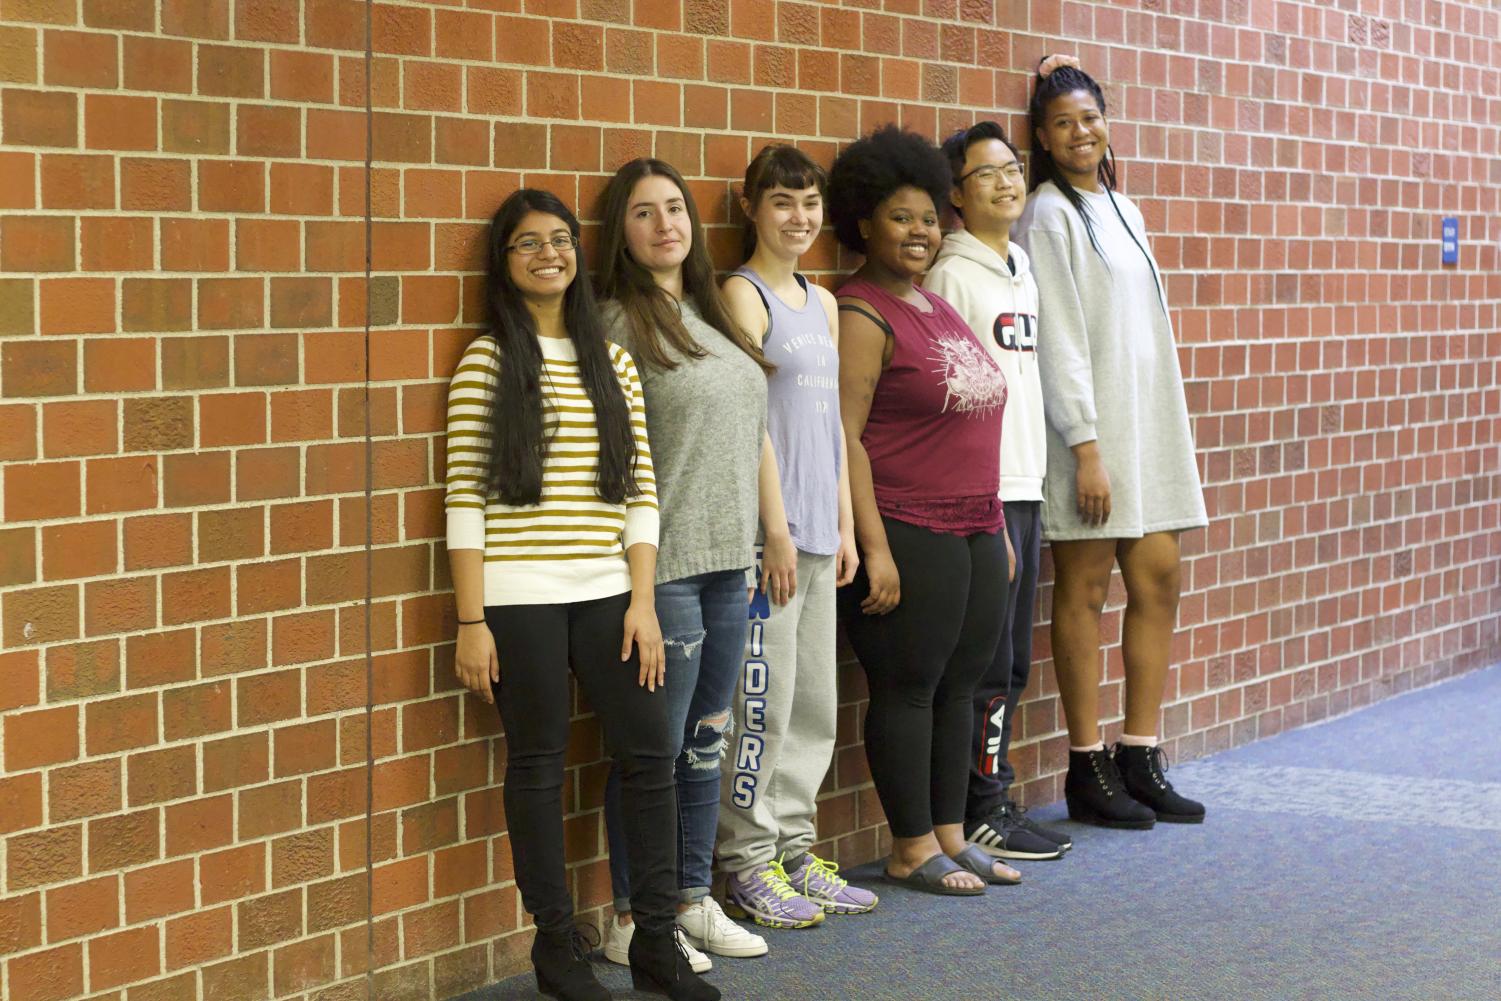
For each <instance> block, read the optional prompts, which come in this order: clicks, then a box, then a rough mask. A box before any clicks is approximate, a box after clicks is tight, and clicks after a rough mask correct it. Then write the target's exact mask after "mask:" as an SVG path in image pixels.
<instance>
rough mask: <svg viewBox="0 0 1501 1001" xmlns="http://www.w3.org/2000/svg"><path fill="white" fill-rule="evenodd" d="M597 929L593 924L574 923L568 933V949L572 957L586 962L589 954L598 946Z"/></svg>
mask: <svg viewBox="0 0 1501 1001" xmlns="http://www.w3.org/2000/svg"><path fill="white" fill-rule="evenodd" d="M599 942H600V939H599V929H597V928H595V927H594V926H593V925H588V924H576V925H574V926H573V930H572V931H571V932H569V933H568V950H569V951H570V952H572V953H573V958H574V959H578V960H582V961H584V962H588V960H589V954H590V953H591V952H593V951H594V950H595V949H597V948H599Z"/></svg>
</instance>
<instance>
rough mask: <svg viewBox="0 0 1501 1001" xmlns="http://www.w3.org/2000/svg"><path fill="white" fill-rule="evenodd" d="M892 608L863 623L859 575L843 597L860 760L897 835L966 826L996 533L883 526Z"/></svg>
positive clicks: (990, 619)
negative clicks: (855, 662) (860, 729)
mask: <svg viewBox="0 0 1501 1001" xmlns="http://www.w3.org/2000/svg"><path fill="white" fill-rule="evenodd" d="M881 520H882V521H883V522H885V524H886V540H887V542H888V543H889V544H890V546H891V555H892V558H893V559H894V560H895V562H896V569H897V573H898V574H900V575H901V589H902V600H901V603H900V604H899V605H897V606H896V608H894V609H892V610H891V611H890V612H888V613H887V614H885V615H865V614H863V613H862V612H861V611H860V607H859V606H860V601H861V600H862V599H864V597H865V595H866V594H867V592H868V591H869V590H870V583H869V581H868V579H867V578H866V576H865V572H864V568H863V567H862V569H861V571H860V573H859V574H858V575H857V576H856V578H855V581H854V583H852V584H851V585H850V586H849V587H847V588H845V589H844V592H843V593H841V599H842V611H843V613H844V614H843V619H844V627H845V632H846V633H847V634H848V636H849V639H850V645H851V646H853V647H854V648H855V655H856V656H858V657H859V658H860V664H861V666H862V667H864V668H865V676H866V678H867V679H868V681H869V685H870V706H869V708H868V709H867V710H866V713H865V756H866V758H867V759H868V760H869V761H870V772H871V776H872V778H874V779H875V783H876V793H877V794H878V795H879V796H880V797H881V806H882V808H884V809H885V811H886V819H887V821H888V822H889V823H890V824H891V833H892V834H893V835H894V836H896V837H898V838H916V837H921V836H922V835H924V834H927V833H929V832H930V831H932V830H933V828H934V827H935V826H937V825H939V824H957V823H960V822H961V821H963V820H964V797H965V790H966V787H967V785H968V782H969V752H970V730H971V727H972V724H973V717H972V712H973V711H972V709H971V701H970V700H971V698H972V697H973V695H974V690H975V683H976V682H978V681H979V679H980V676H981V675H982V674H984V672H985V669H986V668H987V667H989V666H990V662H991V659H992V658H993V657H994V656H995V648H996V642H997V640H998V639H999V638H1000V628H1001V624H1000V620H999V618H998V617H997V615H996V610H997V609H998V608H1000V607H1001V606H1002V605H1003V604H1004V602H1005V600H1006V543H1005V541H1004V540H1003V539H1002V537H1001V535H1000V533H999V532H996V533H990V532H977V533H975V534H974V535H969V536H958V535H945V534H943V533H941V532H934V531H931V530H929V529H926V528H919V527H917V526H916V525H909V524H907V523H906V522H902V521H896V520H894V519H892V518H886V517H882V519H881Z"/></svg>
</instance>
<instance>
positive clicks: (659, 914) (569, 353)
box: [445, 189, 719, 1001]
mask: <svg viewBox="0 0 1501 1001" xmlns="http://www.w3.org/2000/svg"><path fill="white" fill-rule="evenodd" d="M578 232H579V223H578V220H577V219H576V218H575V217H574V215H573V213H572V212H571V211H569V209H568V207H567V206H566V205H564V204H563V203H562V202H561V201H560V200H558V198H556V197H555V196H553V195H552V194H549V193H548V192H545V191H538V190H534V189H522V190H520V191H517V192H516V193H515V194H513V195H511V196H510V197H509V198H507V199H506V200H505V202H504V203H503V204H502V205H501V206H500V209H499V210H498V211H497V212H496V213H495V217H494V219H493V220H492V222H491V225H490V237H489V259H488V276H487V280H486V304H487V306H488V308H489V323H490V330H489V332H488V333H486V334H484V335H482V336H480V337H478V338H476V339H475V340H474V342H473V343H471V344H470V345H469V347H468V348H467V349H466V350H465V352H464V354H463V357H462V358H461V360H460V362H459V365H458V368H457V370H456V371H455V373H454V376H453V381H452V383H451V386H450V389H449V396H448V438H447V441H448V452H447V476H448V483H447V486H448V489H447V495H446V504H445V507H446V510H447V522H448V531H447V536H448V550H449V560H450V564H451V567H452V573H453V581H454V594H455V598H456V601H457V604H458V618H459V627H458V629H459V633H458V646H457V649H456V652H455V657H454V672H455V674H457V676H458V678H459V680H460V681H461V682H463V684H464V685H465V686H467V687H468V688H470V689H471V690H473V691H474V692H475V693H476V694H477V695H479V696H480V697H481V698H482V699H484V700H485V701H486V702H492V703H495V704H496V705H497V706H498V708H499V711H500V716H501V719H502V721H503V722H504V724H505V738H506V745H507V752H508V753H507V758H506V776H505V787H504V789H505V791H504V796H505V806H506V815H507V817H509V818H510V825H511V827H510V836H511V849H512V857H513V860H514V863H515V869H516V883H517V885H518V887H519V888H520V890H521V899H522V904H523V906H525V907H526V909H527V911H528V912H529V913H530V914H532V916H533V918H534V919H535V921H536V924H537V936H536V939H535V940H534V942H533V945H532V964H533V966H534V967H535V969H536V975H537V988H538V990H540V991H541V992H543V993H544V994H547V995H549V996H551V997H555V998H558V999H560V1001H603V999H607V998H609V997H610V992H609V991H608V990H607V989H606V988H604V987H603V986H602V985H601V984H600V983H599V981H598V980H597V979H596V978H595V977H594V974H593V972H592V970H591V969H590V966H589V963H588V961H587V955H588V950H589V943H588V941H587V940H586V939H585V938H584V937H583V935H582V932H581V930H580V929H577V928H575V926H574V923H573V906H572V898H571V896H570V894H569V888H568V880H567V876H566V874H565V871H564V858H563V805H562V787H563V760H564V753H565V751H566V748H567V746H568V737H569V730H570V727H569V719H570V717H571V716H572V713H573V700H572V698H571V697H570V694H569V687H568V673H569V671H570V670H571V671H572V672H573V674H574V676H575V677H576V678H577V679H578V683H579V686H580V688H581V689H582V690H583V692H584V694H585V695H586V696H587V697H588V699H589V703H590V705H591V706H593V707H594V710H595V713H596V714H597V715H598V717H599V719H600V723H601V725H602V728H603V730H604V740H605V745H606V747H607V748H608V750H609V753H610V755H611V758H612V760H613V762H614V767H615V770H616V772H617V773H618V774H619V776H620V785H621V795H622V796H623V797H624V798H626V799H627V800H628V801H629V802H630V809H629V810H628V811H627V813H626V820H625V823H624V829H623V841H624V848H623V850H622V853H621V854H622V858H623V859H625V858H628V860H629V862H628V864H629V867H630V869H631V872H632V877H633V878H632V885H633V886H634V888H635V891H634V895H633V899H632V905H633V907H634V908H635V910H636V913H637V914H639V915H640V920H641V924H642V929H643V932H646V931H647V930H648V929H650V934H649V935H643V939H646V940H648V941H655V942H658V943H660V945H659V947H658V948H657V949H655V950H645V951H644V952H643V955H642V957H641V959H640V963H639V966H640V972H639V975H640V976H643V977H645V978H648V979H654V980H656V981H661V982H670V983H673V984H674V985H675V989H676V990H677V991H678V993H676V994H674V997H683V998H693V999H695V1001H698V999H702V1001H712V999H715V998H718V997H719V992H718V991H717V990H715V989H714V988H712V987H710V986H708V985H707V984H704V983H703V982H702V981H700V980H698V979H697V977H695V976H694V975H693V974H692V973H691V972H690V971H688V970H687V968H686V966H683V967H682V968H681V969H679V968H678V963H677V959H678V955H677V952H676V950H675V948H674V947H673V941H672V922H673V904H674V898H675V894H674V889H675V887H674V882H675V877H674V873H675V871H676V866H675V852H674V850H673V848H674V841H675V837H676V830H677V803H676V795H675V787H674V784H673V779H672V759H673V751H674V740H673V737H672V735H671V732H670V731H669V729H668V724H667V719H668V706H667V698H666V695H665V693H664V692H663V691H662V681H663V666H664V656H663V649H662V635H661V632H660V630H659V629H658V626H657V618H656V612H655V608H654V602H653V594H652V582H653V575H654V573H655V570H656V563H657V558H656V557H657V536H658V521H659V518H658V513H657V499H656V485H655V477H654V475H653V467H652V457H651V452H650V450H649V448H648V445H647V437H646V426H645V425H646V421H645V404H644V401H643V398H642V389H641V380H640V378H639V376H638V374H637V371H636V367H635V365H634V364H633V363H632V360H631V357H630V355H629V354H627V353H626V352H625V351H624V350H623V349H622V348H620V347H618V346H616V345H614V344H611V343H609V342H608V341H606V340H605V336H604V328H603V326H602V324H601V321H600V315H599V311H598V309H597V308H596V305H595V301H594V296H593V294H592V292H591V290H590V288H589V283H588V281H587V280H585V279H584V277H583V276H582V275H581V274H580V273H579V261H578V249H577V248H578Z"/></svg>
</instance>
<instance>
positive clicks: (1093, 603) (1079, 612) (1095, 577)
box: [1052, 539, 1116, 747]
mask: <svg viewBox="0 0 1501 1001" xmlns="http://www.w3.org/2000/svg"><path fill="white" fill-rule="evenodd" d="M1052 549H1053V568H1054V574H1053V627H1052V633H1053V670H1054V672H1055V673H1056V674H1057V676H1058V694H1059V695H1060V696H1061V697H1062V701H1063V716H1064V720H1065V722H1066V723H1067V724H1068V742H1069V744H1070V745H1071V746H1073V747H1087V746H1090V745H1092V744H1095V743H1098V742H1099V739H1100V612H1101V610H1102V609H1104V607H1105V595H1106V592H1107V591H1108V590H1109V588H1110V570H1111V568H1112V566H1114V564H1115V550H1116V540H1115V539H1081V540H1076V541H1072V542H1054V543H1053V544H1052Z"/></svg>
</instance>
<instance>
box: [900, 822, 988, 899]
mask: <svg viewBox="0 0 1501 1001" xmlns="http://www.w3.org/2000/svg"><path fill="white" fill-rule="evenodd" d="M960 830H961V833H960V835H959V841H960V847H963V841H964V834H963V832H962V827H961V828H960ZM943 851H944V849H943V846H942V845H940V844H939V843H938V837H937V835H936V834H932V833H929V834H924V835H922V836H921V837H917V838H892V839H891V858H890V859H889V860H888V861H887V863H886V871H887V872H889V873H890V874H891V875H893V876H895V877H896V878H897V879H901V878H902V877H904V876H910V875H912V873H913V872H915V871H916V870H917V869H918V868H919V867H920V866H921V865H922V864H923V863H924V862H926V861H927V860H928V859H930V858H932V857H933V856H934V855H937V854H939V853H940V852H943ZM945 854H947V853H945ZM943 885H944V886H948V887H952V888H954V889H956V890H983V889H984V888H985V881H984V880H983V879H981V878H980V877H979V876H976V875H975V874H974V873H972V872H951V873H949V874H948V875H947V876H945V877H943Z"/></svg>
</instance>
